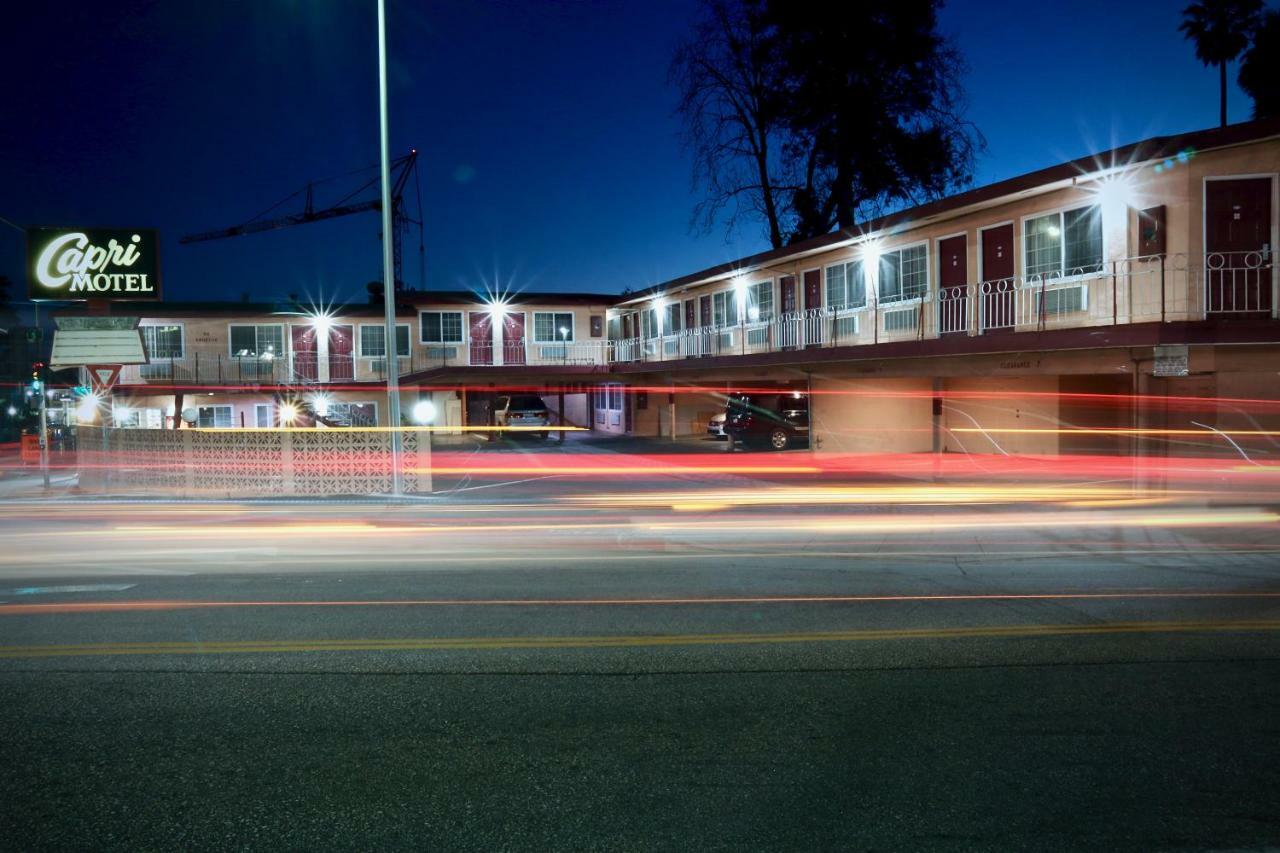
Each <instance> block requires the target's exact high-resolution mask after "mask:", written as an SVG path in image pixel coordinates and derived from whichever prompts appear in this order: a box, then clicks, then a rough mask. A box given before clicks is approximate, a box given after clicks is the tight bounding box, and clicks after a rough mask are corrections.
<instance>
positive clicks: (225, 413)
mask: <svg viewBox="0 0 1280 853" xmlns="http://www.w3.org/2000/svg"><path fill="white" fill-rule="evenodd" d="M231 425H232V422H231V407H230V406H201V407H200V408H198V409H196V426H198V427H200V428H201V429H230V428H231Z"/></svg>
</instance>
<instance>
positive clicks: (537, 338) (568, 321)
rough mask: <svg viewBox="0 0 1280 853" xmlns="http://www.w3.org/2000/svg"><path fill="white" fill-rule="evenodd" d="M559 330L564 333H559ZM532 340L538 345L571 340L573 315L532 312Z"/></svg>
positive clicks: (567, 313) (569, 313) (568, 313)
mask: <svg viewBox="0 0 1280 853" xmlns="http://www.w3.org/2000/svg"><path fill="white" fill-rule="evenodd" d="M561 329H564V331H563V332H561V331H560V330H561ZM533 340H534V342H535V343H540V344H556V343H560V342H561V341H571V340H573V314H572V313H571V312H565V313H557V312H552V311H534V312H533Z"/></svg>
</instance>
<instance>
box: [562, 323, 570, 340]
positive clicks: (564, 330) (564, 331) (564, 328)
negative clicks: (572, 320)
mask: <svg viewBox="0 0 1280 853" xmlns="http://www.w3.org/2000/svg"><path fill="white" fill-rule="evenodd" d="M560 337H561V338H564V339H565V340H568V339H569V328H568V327H567V326H561V327H560Z"/></svg>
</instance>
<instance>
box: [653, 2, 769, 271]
mask: <svg viewBox="0 0 1280 853" xmlns="http://www.w3.org/2000/svg"><path fill="white" fill-rule="evenodd" d="M703 11H704V16H703V19H702V20H701V21H699V22H698V24H697V26H696V28H695V30H694V32H693V34H692V36H691V37H690V38H689V39H688V40H686V41H685V42H683V43H682V44H681V45H680V46H679V47H678V48H677V50H676V54H675V57H674V59H673V61H672V63H671V78H672V81H673V82H674V83H675V84H676V85H677V86H678V87H679V90H680V103H679V106H678V108H677V111H678V113H679V114H680V116H681V117H682V119H683V121H684V141H685V144H686V145H687V146H688V147H689V148H690V150H691V151H692V152H693V156H694V181H695V182H696V183H697V184H698V185H700V186H701V187H703V188H704V189H705V191H706V195H705V197H704V198H703V200H702V201H701V202H699V204H698V205H697V207H696V208H695V210H694V216H693V224H694V226H695V227H697V228H699V229H700V230H703V231H710V230H711V229H713V228H714V227H716V225H717V224H718V223H719V222H720V220H721V218H722V217H724V218H725V219H726V221H727V227H728V228H729V229H730V230H732V229H733V228H734V227H735V226H736V225H737V224H738V223H739V221H740V220H741V219H742V218H744V217H748V218H751V219H760V220H762V221H763V223H764V225H765V231H766V236H767V237H768V239H769V243H770V245H772V246H773V247H774V248H779V247H781V246H782V245H783V244H784V237H783V231H784V225H783V221H782V219H783V211H784V210H786V209H787V208H788V201H787V199H786V195H787V193H788V188H787V186H786V184H785V182H784V181H783V180H781V175H782V172H783V169H784V166H783V163H784V160H783V156H782V155H783V153H784V152H783V146H784V142H783V134H784V133H785V130H786V128H785V126H784V124H783V121H782V109H781V107H782V104H781V102H780V101H779V96H780V95H781V88H780V85H779V79H778V75H779V68H778V65H777V59H776V52H775V51H774V50H773V46H772V45H771V43H770V38H769V35H768V33H767V31H766V29H765V28H764V27H763V25H762V24H761V21H760V17H759V15H758V14H757V11H758V10H757V6H756V4H755V2H754V0H746V2H742V0H706V2H705V4H704V8H703Z"/></svg>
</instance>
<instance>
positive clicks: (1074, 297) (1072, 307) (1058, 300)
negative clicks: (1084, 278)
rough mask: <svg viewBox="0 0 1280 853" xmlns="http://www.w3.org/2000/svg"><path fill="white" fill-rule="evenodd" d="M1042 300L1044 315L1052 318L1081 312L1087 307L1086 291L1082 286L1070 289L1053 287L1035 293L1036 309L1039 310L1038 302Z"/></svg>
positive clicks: (1078, 285)
mask: <svg viewBox="0 0 1280 853" xmlns="http://www.w3.org/2000/svg"><path fill="white" fill-rule="evenodd" d="M1041 298H1043V300H1044V314H1045V316H1046V317H1054V316H1057V315H1059V314H1074V313H1076V312H1079V311H1083V310H1084V309H1085V308H1086V307H1087V305H1088V290H1087V289H1086V288H1085V286H1084V285H1083V284H1077V285H1074V286H1071V287H1055V288H1054V289H1052V290H1045V291H1044V292H1043V293H1040V292H1037V293H1036V308H1037V310H1039V309H1040V307H1041V306H1040V300H1041Z"/></svg>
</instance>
